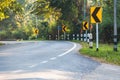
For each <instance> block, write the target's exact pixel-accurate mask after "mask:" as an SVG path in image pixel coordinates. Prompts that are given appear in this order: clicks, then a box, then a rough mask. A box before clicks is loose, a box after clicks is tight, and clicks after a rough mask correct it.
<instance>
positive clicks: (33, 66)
mask: <svg viewBox="0 0 120 80" xmlns="http://www.w3.org/2000/svg"><path fill="white" fill-rule="evenodd" d="M35 66H37V64H33V65H31V66H29V67H30V68H33V67H35Z"/></svg>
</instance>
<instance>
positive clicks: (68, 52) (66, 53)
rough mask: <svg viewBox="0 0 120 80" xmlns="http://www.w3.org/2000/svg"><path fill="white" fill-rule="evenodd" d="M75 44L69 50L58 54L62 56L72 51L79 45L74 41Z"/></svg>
mask: <svg viewBox="0 0 120 80" xmlns="http://www.w3.org/2000/svg"><path fill="white" fill-rule="evenodd" d="M73 44H74V46H73V47H72V48H71V49H69V50H68V51H66V52H64V53H62V54H60V55H58V57H62V56H64V55H66V54H68V53H70V52H71V51H72V50H73V49H75V48H76V46H77V45H76V44H75V43H73Z"/></svg>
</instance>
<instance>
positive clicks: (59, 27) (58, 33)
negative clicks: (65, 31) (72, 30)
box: [58, 26, 60, 40]
mask: <svg viewBox="0 0 120 80" xmlns="http://www.w3.org/2000/svg"><path fill="white" fill-rule="evenodd" d="M58 40H60V26H58Z"/></svg>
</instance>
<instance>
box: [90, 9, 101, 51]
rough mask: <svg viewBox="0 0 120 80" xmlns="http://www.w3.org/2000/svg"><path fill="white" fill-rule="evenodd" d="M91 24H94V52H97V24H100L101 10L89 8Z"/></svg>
mask: <svg viewBox="0 0 120 80" xmlns="http://www.w3.org/2000/svg"><path fill="white" fill-rule="evenodd" d="M90 18H91V23H96V51H99V32H98V23H101V22H102V8H101V7H91V8H90Z"/></svg>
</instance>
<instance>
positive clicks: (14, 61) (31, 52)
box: [0, 41, 120, 80]
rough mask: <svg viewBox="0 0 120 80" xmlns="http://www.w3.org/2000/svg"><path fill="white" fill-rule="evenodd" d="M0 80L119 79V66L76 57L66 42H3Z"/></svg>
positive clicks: (76, 46) (75, 46) (74, 49)
mask: <svg viewBox="0 0 120 80" xmlns="http://www.w3.org/2000/svg"><path fill="white" fill-rule="evenodd" d="M2 42H4V43H6V45H4V46H1V47H0V80H120V67H119V66H115V65H109V64H105V63H99V62H97V61H94V60H92V59H90V58H87V57H84V56H82V55H80V54H79V52H78V50H79V49H80V48H81V45H79V44H76V43H72V42H67V41H29V42H27V41H23V42H16V41H2Z"/></svg>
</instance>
